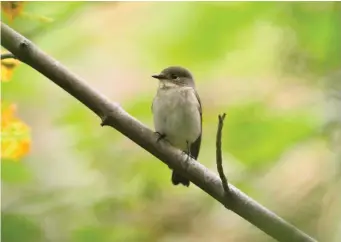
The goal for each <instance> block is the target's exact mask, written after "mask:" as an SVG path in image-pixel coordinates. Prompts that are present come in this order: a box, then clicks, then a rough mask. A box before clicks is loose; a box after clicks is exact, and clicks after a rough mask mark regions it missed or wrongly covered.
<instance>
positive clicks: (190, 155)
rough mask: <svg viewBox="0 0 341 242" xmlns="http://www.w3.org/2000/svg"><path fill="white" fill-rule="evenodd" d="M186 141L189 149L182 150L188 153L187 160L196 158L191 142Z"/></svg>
mask: <svg viewBox="0 0 341 242" xmlns="http://www.w3.org/2000/svg"><path fill="white" fill-rule="evenodd" d="M186 142H187V151H182V153H183V154H186V155H187V159H186V161H189V159H194V157H193V156H192V154H191V145H190V144H189V142H188V141H186Z"/></svg>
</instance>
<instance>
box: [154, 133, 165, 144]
mask: <svg viewBox="0 0 341 242" xmlns="http://www.w3.org/2000/svg"><path fill="white" fill-rule="evenodd" d="M155 134H157V135H158V136H159V137H158V138H157V140H156V143H158V142H159V141H160V140H162V139H164V138H166V135H165V134H161V133H160V132H155Z"/></svg>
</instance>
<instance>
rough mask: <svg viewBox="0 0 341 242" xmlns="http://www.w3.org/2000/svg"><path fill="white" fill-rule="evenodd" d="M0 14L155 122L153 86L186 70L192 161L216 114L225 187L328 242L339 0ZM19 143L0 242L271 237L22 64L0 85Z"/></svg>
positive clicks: (339, 134)
mask: <svg viewBox="0 0 341 242" xmlns="http://www.w3.org/2000/svg"><path fill="white" fill-rule="evenodd" d="M23 11H24V14H22V15H20V16H18V17H17V18H15V19H14V20H12V21H10V20H9V19H8V18H7V17H6V16H4V15H2V21H4V22H6V23H7V24H9V25H10V26H11V27H13V28H14V29H16V30H17V31H19V32H20V33H22V34H23V35H25V36H27V37H28V38H30V39H31V40H32V41H33V42H34V43H36V44H37V45H38V46H39V47H40V48H41V49H43V50H44V51H45V52H47V53H48V54H50V55H51V56H53V57H54V58H56V59H58V60H59V61H60V62H61V63H63V64H64V65H65V66H67V67H68V68H69V69H70V70H71V71H73V72H75V73H77V74H78V75H79V76H81V77H83V78H84V79H85V80H86V81H87V82H88V83H89V84H90V85H91V86H92V87H93V88H95V89H97V90H99V91H100V92H102V93H103V94H104V95H106V96H107V97H109V98H110V99H111V100H112V101H116V102H119V103H120V105H121V106H122V107H123V108H124V109H125V110H127V111H128V112H129V113H130V114H131V115H133V116H134V117H136V118H137V119H139V120H140V121H142V122H143V123H145V124H146V125H148V126H149V127H150V128H153V123H152V113H151V109H150V106H151V101H152V98H153V96H154V94H155V91H156V88H157V82H156V81H155V80H153V79H152V78H151V75H152V74H155V73H158V72H159V71H161V70H162V69H163V68H165V67H167V66H170V65H181V66H184V67H186V68H188V69H190V70H191V71H192V72H193V74H194V76H195V78H196V82H197V89H198V92H199V94H200V96H201V99H202V103H203V114H204V117H203V119H204V121H203V122H204V123H203V143H202V148H201V152H200V155H199V161H200V162H201V163H203V164H204V165H205V166H207V167H208V168H210V169H211V170H216V165H215V135H216V128H217V120H218V118H217V116H218V114H220V113H223V112H226V113H227V118H226V121H225V126H224V134H223V156H224V167H225V171H226V173H227V175H228V179H229V181H230V182H232V183H233V184H235V185H236V186H237V187H238V188H240V189H241V190H242V191H244V192H245V193H246V194H248V195H249V196H251V197H252V198H254V199H256V200H257V201H259V202H260V203H261V204H263V205H264V206H266V207H268V208H269V209H271V210H272V211H274V212H276V213H277V214H279V215H280V216H282V217H283V218H285V219H287V220H288V221H289V222H291V223H292V224H294V225H295V226H297V227H298V228H300V229H302V230H303V231H305V232H307V233H308V234H310V235H312V236H314V237H315V238H316V239H318V240H319V241H328V242H334V241H335V242H336V241H341V195H340V194H341V193H340V191H341V179H340V172H341V163H340V162H341V161H340V157H341V153H340V148H341V129H340V127H341V124H340V120H341V102H340V99H341V83H340V80H341V5H340V3H335V2H304V3H303V2H266V3H265V2H257V3H256V2H225V3H222V2H221V3H218V2H217V3H208V2H207V3H205V2H201V3H199V2H197V3H193V2H191V3H190V2H49V3H47V2H46V3H44V2H29V3H26V4H25V5H24V10H23ZM1 94H2V99H5V100H6V101H10V102H13V103H16V104H17V107H18V115H19V116H20V118H21V119H22V120H24V121H25V122H26V123H27V124H28V125H29V126H30V128H31V132H32V149H31V151H30V153H29V154H28V155H27V156H26V157H24V158H23V159H21V160H20V161H19V162H18V161H16V162H14V161H9V160H4V161H2V164H1V165H2V171H1V175H2V177H1V183H2V194H1V207H2V208H1V212H2V213H1V214H2V215H1V218H2V230H1V233H2V240H3V241H6V242H18V241H25V242H40V241H51V242H57V241H58V242H59V241H70V242H88V241H101V242H109V241H119V242H121V241H127V242H129V241H148V242H152V241H158V242H171V241H179V242H185V241H186V242H192V241H198V242H203V241H217V242H218V241H231V242H232V241H233V242H245V241H274V240H273V239H271V238H270V237H268V236H267V235H265V234H264V233H263V232H261V231H260V230H258V229H257V228H256V227H254V226H253V225H251V224H249V223H248V222H247V221H245V220H243V219H241V218H240V217H238V216H237V215H236V214H234V213H232V212H230V211H228V210H226V209H225V208H224V207H223V206H222V205H221V204H219V203H218V202H216V201H215V200H213V199H212V198H211V197H209V196H208V195H207V194H205V193H204V192H202V191H201V190H200V189H198V188H197V187H195V186H194V185H192V186H190V188H184V187H174V186H172V185H171V182H170V174H171V172H170V170H169V169H168V167H167V166H166V165H164V164H163V163H162V162H160V161H158V160H157V159H156V158H154V157H153V156H152V155H150V154H149V153H147V152H146V151H144V150H143V149H142V148H140V147H138V146H137V145H135V144H134V143H133V142H132V141H130V140H129V139H127V138H126V137H124V136H123V135H121V134H120V133H118V132H117V131H115V130H114V129H112V128H108V127H104V128H102V127H101V126H100V125H99V124H100V120H99V118H98V117H96V116H95V115H94V114H93V113H91V112H90V111H89V110H88V109H87V108H86V107H84V106H83V105H82V104H81V103H79V102H78V101H77V100H75V99H74V98H73V97H71V96H70V95H68V94H67V93H66V92H65V91H63V90H62V89H60V88H59V87H58V86H56V85H55V84H53V83H52V82H51V81H49V80H48V79H46V78H45V77H43V76H42V75H40V74H39V73H37V72H36V71H35V70H33V69H32V68H30V67H29V66H26V65H24V64H21V65H19V66H18V67H17V68H16V69H15V71H14V75H13V80H12V81H11V82H8V83H3V84H2V93H1Z"/></svg>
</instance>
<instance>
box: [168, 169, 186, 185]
mask: <svg viewBox="0 0 341 242" xmlns="http://www.w3.org/2000/svg"><path fill="white" fill-rule="evenodd" d="M172 183H173V185H179V184H182V185H184V186H186V187H188V186H189V180H188V179H187V178H184V177H183V176H182V175H180V174H179V173H176V172H175V171H173V173H172Z"/></svg>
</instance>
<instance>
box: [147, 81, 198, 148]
mask: <svg viewBox="0 0 341 242" xmlns="http://www.w3.org/2000/svg"><path fill="white" fill-rule="evenodd" d="M199 105H200V104H199V101H198V99H197V97H196V95H195V91H194V89H193V88H191V87H178V86H177V87H172V88H165V89H159V90H158V94H157V95H156V97H155V98H154V101H153V114H154V126H155V131H157V132H160V133H162V134H165V135H166V138H167V140H168V141H169V142H170V143H171V144H172V145H174V146H175V147H178V148H179V149H182V150H186V149H187V142H189V144H192V143H193V142H195V141H196V139H197V138H198V137H199V135H200V133H201V118H200V112H199Z"/></svg>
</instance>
